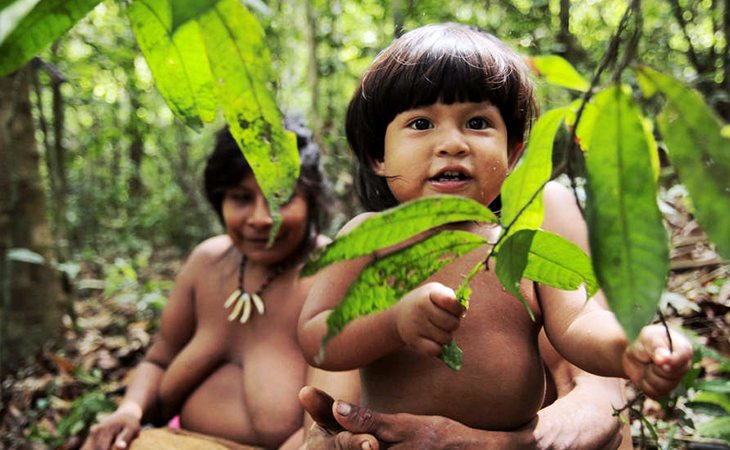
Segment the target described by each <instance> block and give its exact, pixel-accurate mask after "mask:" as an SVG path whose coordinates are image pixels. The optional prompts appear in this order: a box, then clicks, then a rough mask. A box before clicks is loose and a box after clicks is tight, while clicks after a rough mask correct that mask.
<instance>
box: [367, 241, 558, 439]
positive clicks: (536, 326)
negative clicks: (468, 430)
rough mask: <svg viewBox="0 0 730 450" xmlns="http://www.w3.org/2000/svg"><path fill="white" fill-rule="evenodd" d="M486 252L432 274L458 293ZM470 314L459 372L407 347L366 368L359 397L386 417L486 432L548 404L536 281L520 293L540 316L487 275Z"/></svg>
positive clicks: (478, 280) (475, 283) (459, 335)
mask: <svg viewBox="0 0 730 450" xmlns="http://www.w3.org/2000/svg"><path fill="white" fill-rule="evenodd" d="M485 255H486V249H484V248H482V249H479V250H475V251H473V252H471V253H470V254H468V255H466V256H464V257H462V258H459V259H458V260H456V261H455V262H454V263H452V264H450V265H448V266H447V267H445V268H444V269H442V270H441V271H439V272H437V273H436V274H434V276H432V277H431V278H430V279H429V281H438V282H441V283H443V284H444V285H446V286H449V287H452V288H456V287H457V286H459V285H460V284H461V282H462V281H463V279H464V275H465V274H467V273H469V271H470V270H471V268H472V267H473V266H474V265H475V264H477V263H478V262H479V261H480V260H483V259H484V257H485ZM471 287H472V289H473V293H472V296H471V301H470V306H469V310H468V312H467V315H466V317H465V318H463V319H462V321H461V325H460V327H459V329H458V330H457V331H456V333H455V340H456V343H457V344H458V345H459V346H460V347H461V348H462V350H463V352H464V353H463V367H462V369H461V370H460V371H459V372H454V371H452V370H451V369H449V368H448V367H447V366H446V365H445V364H444V363H443V362H442V361H440V360H438V359H436V358H432V357H428V356H424V355H421V354H417V353H415V352H412V351H409V350H402V351H399V352H397V353H395V354H391V355H388V356H386V357H384V358H382V359H380V360H379V361H376V362H375V363H373V364H371V365H369V366H368V367H366V368H364V369H363V370H361V378H362V399H363V402H364V403H365V404H367V406H370V407H373V408H374V409H375V410H377V411H382V412H409V413H415V414H426V415H441V416H446V417H449V418H451V419H455V420H457V421H459V422H461V423H464V424H465V425H468V426H471V427H474V428H479V429H487V430H509V429H514V428H516V427H519V426H521V425H523V424H525V423H526V422H528V421H529V420H531V419H532V418H533V417H534V416H535V414H536V413H537V411H538V410H539V409H540V406H541V404H542V401H543V397H544V392H545V387H544V385H545V375H544V368H543V363H542V359H541V357H540V354H539V351H538V343H537V337H538V333H539V331H540V324H541V316H540V309H539V306H538V304H537V301H536V300H535V295H534V290H533V287H532V283H530V282H528V281H523V283H522V288H521V290H522V292H523V296H524V297H525V298H526V299H527V301H528V303H529V305H530V307H531V309H532V310H533V312H534V313H535V315H536V318H537V320H536V322H532V321H531V319H530V318H529V316H528V314H527V312H526V310H525V308H524V306H522V304H521V303H520V302H519V301H518V300H517V299H515V297H513V296H512V295H511V294H508V293H507V292H506V291H505V290H504V289H503V288H502V286H501V285H500V283H499V281H498V279H497V277H496V275H495V273H494V267H493V264H492V262H490V270H489V271H486V272H481V273H479V274H478V275H477V276H476V277H475V278H474V279H473V280H472V282H471Z"/></svg>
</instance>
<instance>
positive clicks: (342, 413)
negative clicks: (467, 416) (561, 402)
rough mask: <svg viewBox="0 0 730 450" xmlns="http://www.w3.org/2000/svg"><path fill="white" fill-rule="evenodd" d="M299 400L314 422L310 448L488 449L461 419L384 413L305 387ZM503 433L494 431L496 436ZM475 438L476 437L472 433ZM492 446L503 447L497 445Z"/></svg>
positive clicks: (350, 449) (311, 430) (308, 442)
mask: <svg viewBox="0 0 730 450" xmlns="http://www.w3.org/2000/svg"><path fill="white" fill-rule="evenodd" d="M299 400H300V402H301V404H302V406H303V407H304V409H305V410H306V411H307V412H308V413H309V414H310V415H311V416H312V418H313V419H314V421H315V423H314V424H313V425H312V428H311V429H310V431H309V435H308V437H307V440H306V448H307V449H309V450H320V449H336V450H362V449H372V450H378V449H379V448H381V445H383V444H384V445H385V446H387V448H389V449H439V448H444V447H448V446H449V445H450V443H454V442H456V441H458V443H459V447H458V448H469V447H470V443H471V444H473V446H474V448H488V447H486V446H485V444H487V442H485V441H484V440H483V439H482V440H481V441H480V442H476V441H471V442H470V437H469V436H470V435H471V434H472V432H473V431H474V430H471V429H469V428H467V427H465V426H463V425H461V424H459V423H458V422H455V421H453V420H449V419H446V418H444V417H439V416H417V415H413V414H402V413H401V414H383V413H379V412H376V411H373V410H371V409H369V408H364V407H361V406H357V405H353V404H350V403H346V402H343V401H339V400H338V401H334V400H333V399H332V397H330V396H329V395H327V394H326V393H324V392H322V391H320V390H318V389H315V388H313V387H309V386H305V387H304V388H302V390H301V391H300V392H299ZM499 434H500V433H493V435H492V436H491V437H492V438H495V439H496V438H497V437H498V435H499ZM472 437H473V436H472ZM492 448H506V447H500V446H499V445H498V444H496V441H495V446H494V447H492Z"/></svg>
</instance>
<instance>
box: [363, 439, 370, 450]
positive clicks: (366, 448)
mask: <svg viewBox="0 0 730 450" xmlns="http://www.w3.org/2000/svg"><path fill="white" fill-rule="evenodd" d="M360 448H361V449H362V450H372V447H371V446H370V441H365V442H363V443H362V444H360Z"/></svg>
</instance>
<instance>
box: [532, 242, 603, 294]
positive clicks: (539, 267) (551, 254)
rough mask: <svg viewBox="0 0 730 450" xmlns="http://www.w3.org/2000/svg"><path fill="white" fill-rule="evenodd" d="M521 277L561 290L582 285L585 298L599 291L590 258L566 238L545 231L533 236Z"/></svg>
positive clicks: (573, 288)
mask: <svg viewBox="0 0 730 450" xmlns="http://www.w3.org/2000/svg"><path fill="white" fill-rule="evenodd" d="M522 276H523V277H524V278H527V279H530V280H532V281H535V282H537V283H542V284H545V285H548V286H552V287H556V288H558V289H564V290H569V291H572V290H575V289H578V288H579V287H580V286H581V285H582V284H585V286H586V291H587V295H588V297H591V296H593V295H594V294H595V293H596V292H598V289H599V287H598V281H597V280H596V276H595V275H594V273H593V264H592V263H591V258H590V257H589V256H588V255H586V254H585V252H584V251H583V249H581V248H580V247H578V246H577V245H575V244H574V243H572V242H570V241H569V240H567V239H565V238H563V237H562V236H558V235H557V234H554V233H549V232H547V231H541V230H539V231H537V232H536V233H535V235H534V237H533V238H532V245H531V246H530V252H529V254H528V255H527V266H526V267H525V270H524V273H523V274H522Z"/></svg>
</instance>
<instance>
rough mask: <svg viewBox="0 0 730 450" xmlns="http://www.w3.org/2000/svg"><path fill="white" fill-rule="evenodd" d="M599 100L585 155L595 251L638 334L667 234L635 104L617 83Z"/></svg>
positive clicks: (651, 305) (651, 308) (652, 303)
mask: <svg viewBox="0 0 730 450" xmlns="http://www.w3.org/2000/svg"><path fill="white" fill-rule="evenodd" d="M595 105H596V107H597V109H598V111H599V112H598V115H599V117H600V118H601V119H600V120H599V121H597V122H596V125H595V128H594V130H593V132H592V138H591V141H590V148H589V149H588V151H587V154H586V168H587V172H588V179H587V193H588V203H587V206H586V219H587V221H588V230H589V239H590V245H591V252H592V254H593V261H594V267H595V270H596V275H597V277H598V280H599V282H600V285H601V287H602V288H603V290H604V292H605V294H606V298H607V300H608V302H609V305H610V306H611V309H612V310H613V311H614V313H615V314H616V317H617V318H618V320H619V322H620V323H621V325H622V326H623V327H624V329H625V331H626V333H627V335H628V336H629V339H631V340H634V339H635V338H636V337H637V336H638V333H639V330H640V329H641V328H642V327H643V326H645V325H646V324H648V323H649V322H650V321H651V319H652V317H654V314H655V311H656V306H657V304H658V303H659V299H660V297H661V294H662V291H663V289H664V284H665V282H666V277H667V273H668V271H669V248H668V240H667V234H666V230H665V229H664V226H663V224H662V217H661V214H660V212H659V208H658V206H657V201H656V192H657V186H656V182H655V181H654V177H653V175H652V171H651V160H650V158H649V151H648V147H647V142H646V139H645V137H644V130H643V127H642V124H641V119H640V116H639V113H638V111H637V109H636V106H635V105H634V104H633V102H632V100H631V98H630V97H629V96H628V95H627V94H626V93H625V92H624V90H623V89H622V88H621V87H618V86H615V87H612V88H609V89H606V90H605V91H603V92H601V93H600V94H598V95H596V98H595Z"/></svg>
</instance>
